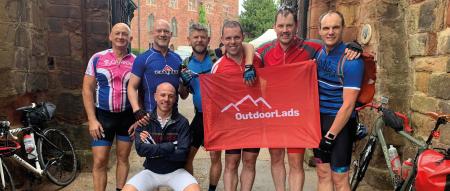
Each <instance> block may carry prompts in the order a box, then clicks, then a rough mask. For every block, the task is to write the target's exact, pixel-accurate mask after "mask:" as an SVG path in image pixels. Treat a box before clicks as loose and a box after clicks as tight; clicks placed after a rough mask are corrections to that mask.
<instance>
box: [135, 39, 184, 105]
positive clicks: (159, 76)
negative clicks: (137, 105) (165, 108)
mask: <svg viewBox="0 0 450 191" xmlns="http://www.w3.org/2000/svg"><path fill="white" fill-rule="evenodd" d="M180 68H181V58H180V56H179V55H178V54H176V53H175V52H173V51H172V50H170V49H169V50H168V52H167V53H166V55H165V56H164V55H162V54H161V52H160V51H158V50H156V49H154V48H151V49H149V50H147V51H146V52H144V53H142V54H141V55H139V56H138V57H137V58H136V60H135V61H134V64H133V68H132V73H133V74H134V75H136V76H138V77H139V78H141V85H142V87H143V88H144V109H145V110H146V111H147V112H151V111H152V110H153V109H154V108H155V107H156V102H155V99H154V94H155V92H156V87H157V86H158V85H159V84H161V83H163V82H169V83H170V84H172V85H173V86H174V87H175V89H176V90H178V85H179V83H180V80H179V71H180ZM174 107H176V105H175V106H174Z"/></svg>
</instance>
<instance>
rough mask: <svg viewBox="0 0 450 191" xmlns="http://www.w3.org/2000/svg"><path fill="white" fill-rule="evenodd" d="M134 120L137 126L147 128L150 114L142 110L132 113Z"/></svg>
mask: <svg viewBox="0 0 450 191" xmlns="http://www.w3.org/2000/svg"><path fill="white" fill-rule="evenodd" d="M133 115H134V118H135V119H136V123H137V125H138V126H140V127H143V126H147V125H148V124H149V123H150V119H151V118H150V114H149V113H147V112H146V111H144V110H143V109H139V110H137V111H135V112H133Z"/></svg>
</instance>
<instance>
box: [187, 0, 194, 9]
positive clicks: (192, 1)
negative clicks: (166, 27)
mask: <svg viewBox="0 0 450 191" xmlns="http://www.w3.org/2000/svg"><path fill="white" fill-rule="evenodd" d="M188 11H195V0H188Z"/></svg>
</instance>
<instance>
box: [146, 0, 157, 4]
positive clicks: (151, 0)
mask: <svg viewBox="0 0 450 191" xmlns="http://www.w3.org/2000/svg"><path fill="white" fill-rule="evenodd" d="M155 1H156V0H147V4H155V3H156V2H155Z"/></svg>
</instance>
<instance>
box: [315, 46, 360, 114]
mask: <svg viewBox="0 0 450 191" xmlns="http://www.w3.org/2000/svg"><path fill="white" fill-rule="evenodd" d="M345 48H346V45H345V44H344V43H343V42H341V43H339V44H338V45H336V47H334V48H333V49H331V50H330V51H329V53H328V54H327V53H326V51H325V49H326V48H325V47H323V48H322V50H320V52H319V53H318V54H316V59H317V64H318V65H317V69H318V72H317V77H318V79H319V98H320V113H322V114H325V115H331V116H335V115H336V114H337V112H338V110H339V109H340V108H341V106H342V103H343V98H342V94H343V89H344V88H350V89H356V90H359V89H360V87H361V82H362V79H363V75H364V63H363V61H362V60H361V59H356V60H345V64H344V67H343V70H342V71H343V76H338V71H337V67H338V63H339V60H340V59H341V57H342V55H343V54H344V51H345ZM341 80H342V82H341Z"/></svg>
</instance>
